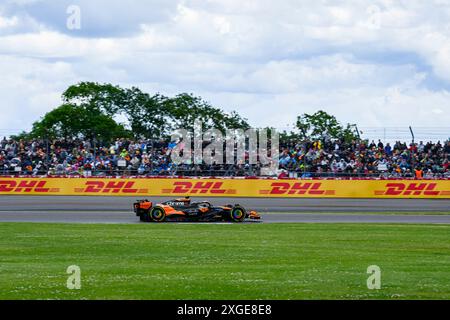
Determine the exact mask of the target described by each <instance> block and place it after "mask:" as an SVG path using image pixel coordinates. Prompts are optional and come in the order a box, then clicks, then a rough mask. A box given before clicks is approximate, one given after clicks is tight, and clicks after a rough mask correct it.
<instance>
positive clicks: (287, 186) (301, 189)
mask: <svg viewBox="0 0 450 320" xmlns="http://www.w3.org/2000/svg"><path fill="white" fill-rule="evenodd" d="M321 187H322V183H320V182H317V183H313V182H304V183H302V182H296V183H289V182H274V183H272V185H271V189H270V190H260V191H259V193H260V194H275V195H286V194H307V195H312V196H318V195H334V194H335V191H334V190H322V189H321Z"/></svg>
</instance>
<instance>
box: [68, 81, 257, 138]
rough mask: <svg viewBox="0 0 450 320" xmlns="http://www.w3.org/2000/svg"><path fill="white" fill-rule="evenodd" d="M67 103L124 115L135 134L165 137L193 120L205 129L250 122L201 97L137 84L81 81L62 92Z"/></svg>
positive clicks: (191, 124)
mask: <svg viewBox="0 0 450 320" xmlns="http://www.w3.org/2000/svg"><path fill="white" fill-rule="evenodd" d="M63 99H64V101H65V102H66V103H70V104H75V105H78V106H90V107H91V108H92V109H98V110H99V111H101V112H105V113H106V114H108V115H111V116H117V115H119V114H121V115H123V116H125V117H126V119H127V120H128V124H129V126H130V128H131V130H132V132H133V134H134V135H135V136H136V137H147V138H156V137H166V136H170V134H171V133H172V132H173V130H175V129H179V128H183V129H188V130H189V129H192V128H193V127H194V122H195V120H200V121H202V122H203V124H204V129H207V128H211V127H215V128H218V129H219V130H222V131H224V130H225V129H247V128H249V124H248V123H247V120H246V119H244V118H242V117H241V116H240V115H239V114H237V113H236V112H232V113H230V114H228V113H226V112H224V111H223V110H222V109H219V108H215V107H213V106H211V105H210V104H209V103H207V102H205V101H204V100H203V99H202V98H200V97H196V96H194V95H192V94H187V93H182V94H179V95H177V96H175V97H172V98H169V97H165V96H163V95H161V94H159V93H157V94H155V95H150V94H148V93H144V92H142V91H141V90H140V89H138V88H136V87H132V88H130V89H124V88H121V87H119V86H113V85H111V84H98V83H92V82H82V83H79V84H77V85H74V86H71V87H69V88H68V89H67V90H66V91H65V92H64V94H63Z"/></svg>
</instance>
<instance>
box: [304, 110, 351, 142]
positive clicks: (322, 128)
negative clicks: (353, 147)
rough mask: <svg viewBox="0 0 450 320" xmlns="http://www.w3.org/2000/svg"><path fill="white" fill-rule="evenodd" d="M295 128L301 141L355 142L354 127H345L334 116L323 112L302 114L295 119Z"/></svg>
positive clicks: (348, 125) (349, 125)
mask: <svg viewBox="0 0 450 320" xmlns="http://www.w3.org/2000/svg"><path fill="white" fill-rule="evenodd" d="M296 125H297V128H298V129H299V130H300V137H301V138H302V139H322V138H325V137H329V138H334V139H343V140H345V141H351V140H357V139H358V136H357V133H356V132H355V130H354V125H352V124H347V125H346V127H344V126H342V124H341V123H340V122H339V121H338V120H337V119H336V117H335V116H333V115H330V114H328V113H326V112H325V111H322V110H320V111H317V112H316V113H314V114H307V113H305V114H303V115H301V116H299V117H298V118H297V124H296Z"/></svg>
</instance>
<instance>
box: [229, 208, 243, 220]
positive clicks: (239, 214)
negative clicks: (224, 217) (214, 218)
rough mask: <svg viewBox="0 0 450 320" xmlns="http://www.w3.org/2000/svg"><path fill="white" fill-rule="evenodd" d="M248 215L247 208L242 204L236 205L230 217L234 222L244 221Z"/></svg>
mask: <svg viewBox="0 0 450 320" xmlns="http://www.w3.org/2000/svg"><path fill="white" fill-rule="evenodd" d="M246 216H247V213H246V212H245V209H244V208H242V207H241V206H237V205H236V206H234V207H233V209H231V211H230V218H231V221H233V222H243V221H244V220H245V218H246Z"/></svg>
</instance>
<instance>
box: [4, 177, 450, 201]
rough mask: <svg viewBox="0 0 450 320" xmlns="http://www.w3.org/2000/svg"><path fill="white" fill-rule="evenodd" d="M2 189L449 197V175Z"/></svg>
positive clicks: (136, 181) (7, 181) (39, 183)
mask: <svg viewBox="0 0 450 320" xmlns="http://www.w3.org/2000/svg"><path fill="white" fill-rule="evenodd" d="M1 195H86V196H95V195H102V196H137V197H145V196H202V197H204V196H208V197H263V198H271V197H273V198H276V197H287V198H433V199H450V180H272V179H165V178H152V179H146V178H116V179H115V178H113V179H97V178H0V196H1Z"/></svg>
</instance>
